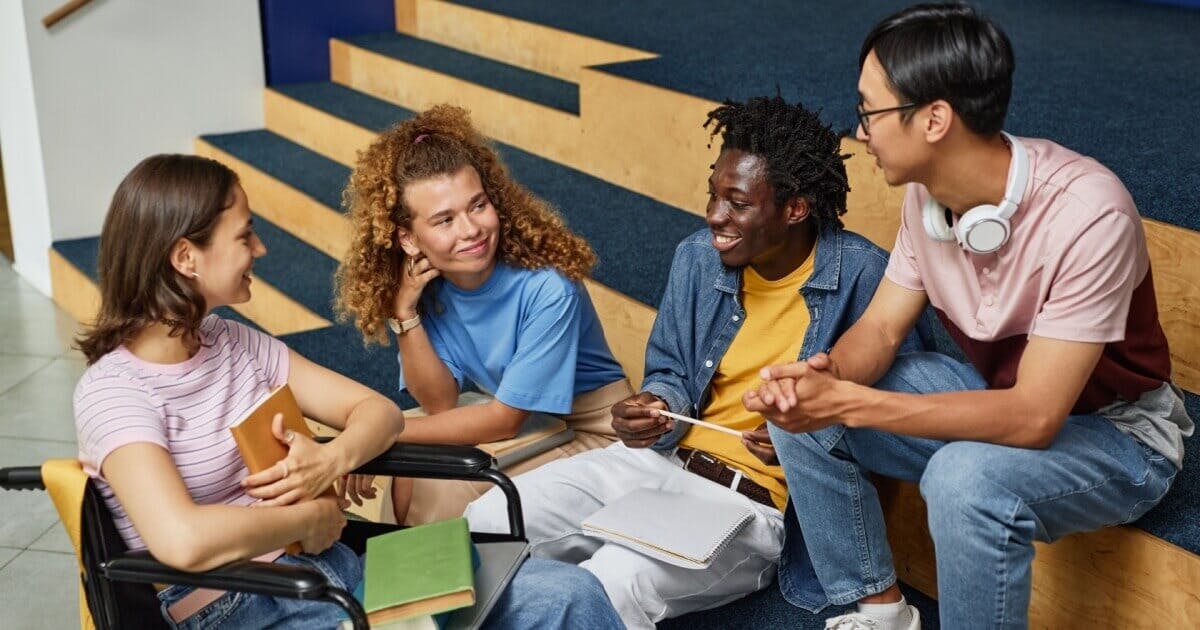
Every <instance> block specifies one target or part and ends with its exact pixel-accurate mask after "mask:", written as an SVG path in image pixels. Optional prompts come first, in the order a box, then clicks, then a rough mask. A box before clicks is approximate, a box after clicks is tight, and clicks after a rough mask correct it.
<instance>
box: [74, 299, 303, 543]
mask: <svg viewBox="0 0 1200 630" xmlns="http://www.w3.org/2000/svg"><path fill="white" fill-rule="evenodd" d="M200 340H201V344H202V345H201V348H200V350H199V351H198V352H197V353H196V355H195V356H193V357H192V358H190V359H188V360H187V361H184V362H183V363H177V364H174V365H162V364H157V363H148V362H146V361H142V360H141V359H138V358H137V357H135V356H134V355H133V354H132V353H130V352H129V350H127V349H126V348H125V347H124V346H121V347H119V348H117V349H116V350H113V351H112V352H109V353H108V354H106V355H104V356H103V357H100V360H98V361H96V363H95V364H93V365H92V366H91V367H90V368H88V370H87V372H85V373H84V375H83V377H82V378H80V379H79V384H78V385H77V386H76V387H75V398H74V405H75V433H76V436H77V437H78V440H79V459H80V461H81V462H83V469H84V471H85V472H87V474H88V475H89V476H91V477H92V478H93V479H95V480H96V485H97V487H98V489H99V490H100V493H101V495H102V496H103V497H104V501H105V503H106V504H107V505H108V508H109V510H111V511H112V514H113V518H114V520H115V522H116V527H117V531H118V532H120V534H121V538H122V539H124V541H125V544H126V545H128V546H129V548H130V549H131V550H137V549H143V548H145V546H146V545H145V543H143V542H142V539H141V537H140V536H138V534H137V532H136V531H135V530H134V528H133V524H132V523H131V522H130V521H129V517H128V515H126V513H125V510H124V508H122V507H121V504H120V502H119V501H117V498H116V496H115V495H114V494H113V491H112V489H111V488H110V487H109V485H108V484H107V483H106V482H105V481H104V477H103V475H101V474H100V470H101V467H102V466H103V464H104V459H105V458H106V457H108V455H109V454H110V453H112V452H113V451H114V450H116V449H118V448H120V447H122V446H125V445H126V444H132V443H134V442H148V443H150V444H156V445H158V446H161V447H162V448H164V449H166V450H167V451H168V452H169V453H170V454H171V458H172V459H173V460H174V461H175V466H176V467H177V468H178V469H179V475H180V476H181V477H182V478H183V482H184V484H185V485H186V486H187V489H188V492H189V493H190V494H191V496H192V500H194V501H195V502H196V503H198V504H213V503H225V504H229V505H249V504H251V503H254V502H255V500H256V499H254V498H252V497H250V496H249V495H247V494H246V493H245V491H243V490H242V488H241V486H240V485H239V482H240V481H241V480H242V478H243V477H245V476H246V474H247V472H246V465H245V462H243V461H242V457H241V455H240V454H239V453H238V449H237V445H236V444H235V443H234V441H233V436H232V434H230V432H229V426H230V425H231V424H232V423H234V422H236V421H238V420H239V419H241V418H242V417H243V416H244V415H245V414H246V413H247V412H248V411H249V410H250V409H251V408H252V407H253V406H254V405H255V404H256V403H258V402H259V401H260V400H261V399H262V398H264V397H265V396H266V395H267V394H268V393H270V391H271V390H272V389H273V388H275V387H277V386H279V385H282V384H283V383H285V382H287V377H288V365H289V364H288V349H287V346H285V345H284V344H283V342H281V341H279V340H278V339H275V338H274V337H271V336H270V335H268V334H266V333H262V332H259V331H257V330H253V329H251V328H249V327H247V326H244V325H242V324H239V323H237V322H232V321H229V320H225V319H221V318H220V317H217V316H215V315H210V316H208V317H206V318H204V320H203V321H202V322H201V324H200Z"/></svg>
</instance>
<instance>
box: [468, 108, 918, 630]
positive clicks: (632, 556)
mask: <svg viewBox="0 0 1200 630" xmlns="http://www.w3.org/2000/svg"><path fill="white" fill-rule="evenodd" d="M710 125H711V126H712V135H713V136H716V135H717V134H720V135H721V140H722V146H721V152H720V156H719V157H718V158H717V161H716V163H715V164H713V166H712V174H711V176H709V178H708V191H709V192H708V206H707V209H706V212H705V218H706V221H707V222H708V229H706V230H702V231H700V232H697V233H696V234H693V235H691V236H689V237H688V238H686V239H685V240H684V241H683V242H682V243H680V244H679V246H678V247H677V248H676V250H675V260H674V262H673V263H672V265H671V272H670V277H669V280H668V283H667V289H666V292H665V294H664V295H663V299H662V304H661V305H660V306H659V311H658V317H657V319H656V320H655V323H654V329H653V331H652V332H651V335H650V341H649V344H648V346H647V349H646V370H645V374H646V376H645V380H644V381H643V383H642V392H641V393H639V394H636V395H634V396H632V397H630V398H628V399H626V400H624V401H622V402H620V403H618V404H616V405H615V406H613V409H612V415H613V418H614V420H613V428H614V429H615V430H616V432H617V435H618V436H619V437H620V438H621V440H622V443H618V444H614V445H613V446H611V447H608V448H604V449H597V450H593V451H589V452H587V453H582V454H580V455H576V456H574V457H571V458H568V459H564V460H559V461H558V462H554V463H551V464H548V465H546V466H543V467H541V468H539V469H537V470H535V471H532V472H530V473H527V474H525V475H520V476H518V477H517V478H516V479H515V480H514V481H515V483H516V485H517V487H518V489H519V490H520V493H521V501H522V504H523V506H524V508H525V522H526V528H527V532H528V536H529V539H530V543H531V544H532V545H533V546H534V553H535V554H538V555H544V556H549V557H552V558H558V559H564V560H571V561H577V562H580V564H581V566H583V567H585V568H587V569H588V570H589V571H591V572H592V573H594V574H595V575H596V576H597V577H598V578H599V579H600V582H601V583H602V584H603V585H604V588H605V591H606V592H607V593H608V595H609V598H610V599H611V600H612V603H613V605H614V607H615V608H616V609H617V612H618V613H619V614H620V615H621V619H622V621H623V622H624V623H625V624H626V625H627V626H628V627H630V628H653V627H654V624H655V622H657V621H660V620H662V619H664V618H667V617H673V616H677V615H681V614H684V613H687V612H692V611H696V610H703V609H706V608H713V607H716V606H720V605H721V604H724V603H726V602H729V601H732V600H735V599H738V598H740V597H742V596H744V595H745V594H747V593H750V592H753V591H756V590H758V589H761V588H763V587H765V586H767V585H768V584H770V583H771V581H772V579H773V577H774V572H775V568H776V564H777V562H778V560H779V557H780V551H781V549H782V547H783V546H784V539H785V529H788V530H791V529H792V528H791V527H789V528H785V526H784V510H785V509H787V508H786V506H787V487H786V485H785V481H784V474H783V470H782V469H781V468H780V467H779V466H778V465H777V462H776V459H775V454H774V450H773V448H772V446H771V442H770V438H769V437H768V434H767V430H766V428H765V425H764V424H762V418H761V417H760V416H759V415H758V414H757V413H751V412H748V411H747V410H746V409H745V408H744V407H743V405H742V395H743V393H744V392H745V391H747V390H748V389H750V388H752V387H754V386H756V385H757V384H758V383H759V381H758V371H759V369H760V368H761V367H762V366H765V365H771V364H775V363H780V362H784V361H793V360H796V359H797V358H802V357H807V356H809V355H811V354H813V353H815V352H818V351H820V350H823V349H825V348H827V347H829V344H831V343H832V342H833V340H835V339H837V337H838V336H839V335H840V334H841V333H842V331H844V330H846V328H847V327H849V326H850V324H852V323H853V322H854V321H855V320H856V319H857V318H858V316H859V314H860V313H862V312H863V310H864V309H865V308H866V306H867V303H868V301H869V300H870V298H871V295H872V294H873V293H874V291H875V288H876V286H877V285H878V283H879V280H880V278H881V277H882V276H883V272H884V269H885V267H886V265H887V255H886V254H885V253H884V252H883V251H882V250H880V249H879V248H878V247H876V246H874V245H872V244H871V243H870V242H868V241H867V240H866V239H864V238H862V237H860V236H858V235H856V234H852V233H850V232H847V231H845V230H843V229H842V222H841V220H840V219H839V215H841V214H842V213H844V212H845V211H846V192H847V191H848V189H849V188H848V186H847V183H846V170H845V167H844V165H843V160H844V158H845V156H843V155H841V153H840V151H839V146H840V143H839V138H838V136H837V135H836V134H834V133H832V132H831V131H830V129H829V128H828V127H827V126H825V125H823V124H822V123H821V121H820V119H819V118H818V117H817V116H816V115H815V114H813V113H812V112H809V111H807V110H805V109H804V108H803V107H801V106H800V105H791V104H788V103H786V102H785V101H784V100H783V99H782V98H781V97H779V96H776V97H773V98H753V99H750V100H749V101H747V102H745V103H733V102H727V103H726V104H725V105H723V106H721V107H718V108H717V109H715V110H713V111H712V112H711V113H709V116H708V120H707V121H706V122H705V127H709V126H710ZM916 345H917V344H916V343H915V342H914V341H913V339H911V338H910V339H909V340H907V341H906V346H908V347H911V348H915V347H916ZM659 410H667V411H671V412H674V413H677V414H686V415H689V416H699V417H701V418H703V419H704V420H705V421H707V422H711V423H715V424H718V425H721V426H722V427H728V428H731V429H733V430H734V431H736V432H740V433H741V437H740V438H739V437H738V436H737V435H736V434H735V435H730V434H727V433H724V432H720V431H715V430H713V429H711V428H707V427H699V426H697V427H693V426H692V425H690V424H685V423H682V422H680V423H675V422H674V421H672V420H670V419H668V418H667V417H665V416H663V415H661V414H660V413H659ZM647 447H651V448H647ZM637 488H652V489H657V490H665V491H669V492H675V493H682V494H685V495H687V496H691V497H696V498H697V499H708V500H713V501H720V502H724V503H734V504H737V505H740V506H742V507H746V508H749V509H750V511H751V513H752V515H753V518H752V520H751V521H750V522H749V523H748V524H747V525H746V526H745V527H744V528H743V529H742V530H741V531H740V533H738V534H737V535H736V536H735V537H734V538H733V539H732V540H731V541H730V543H729V544H728V545H727V546H726V547H725V548H724V550H723V551H721V552H719V553H718V554H717V555H716V557H715V558H714V559H713V560H712V563H711V564H710V565H709V566H708V568H707V569H704V570H696V569H688V568H681V567H678V566H674V565H672V564H668V563H666V562H663V561H660V560H656V559H653V558H651V557H649V556H646V555H642V554H640V553H638V552H637V551H634V550H632V549H629V548H626V547H622V546H618V545H614V544H603V543H602V542H601V541H599V540H597V539H595V538H591V537H588V536H584V535H583V534H582V532H581V529H580V528H581V522H582V521H583V520H585V519H586V518H587V517H588V516H590V515H591V514H592V513H594V512H595V511H597V510H598V509H600V508H602V507H604V506H605V505H607V504H609V503H611V502H613V501H616V500H618V499H620V498H622V497H623V496H625V495H626V494H628V493H629V492H630V491H631V490H634V489H637ZM466 515H467V518H468V519H469V520H470V522H471V526H472V529H473V530H475V531H493V530H496V531H505V528H506V527H507V521H506V520H505V512H504V500H503V496H502V495H500V494H499V493H498V492H490V493H489V494H487V495H485V496H484V497H482V498H481V499H479V500H477V501H476V502H475V503H473V504H471V506H469V507H468V509H467V514H466ZM659 518H660V523H661V526H662V527H663V528H664V529H665V530H666V531H668V532H672V531H686V530H687V528H688V527H690V526H691V525H692V524H690V523H685V522H676V521H678V520H679V518H678V517H676V518H675V519H674V520H673V519H672V514H662V515H661V517H659ZM788 520H789V522H791V524H792V525H794V524H795V519H788ZM792 533H793V534H796V533H798V532H794V531H793V532H792ZM787 538H788V539H789V540H792V541H795V542H793V543H791V544H790V545H789V547H793V546H800V547H802V541H800V539H799V537H798V536H795V535H792V536H788V537H787Z"/></svg>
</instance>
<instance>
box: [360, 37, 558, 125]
mask: <svg viewBox="0 0 1200 630" xmlns="http://www.w3.org/2000/svg"><path fill="white" fill-rule="evenodd" d="M345 41H347V42H350V43H351V44H354V45H355V46H358V47H360V48H365V49H367V50H370V51H373V52H376V53H379V54H381V55H387V56H388V57H392V58H393V59H398V60H400V61H404V62H407V63H410V64H413V65H415V66H421V67H423V68H427V69H429V70H436V71H438V72H441V73H442V74H446V75H450V76H453V77H458V78H459V79H463V80H465V81H469V82H471V83H475V84H478V85H482V86H485V87H489V88H491V89H493V90H497V91H500V92H504V93H506V94H510V95H512V96H516V97H519V98H522V99H525V100H527V101H532V102H534V103H540V104H542V105H545V106H546V107H552V108H554V109H557V110H561V111H564V112H567V113H568V114H578V113H579V88H578V86H576V85H575V84H574V83H571V82H569V81H563V80H562V79H559V78H556V77H552V76H548V75H544V74H538V73H537V72H532V71H530V70H526V69H524V68H518V67H516V66H510V65H508V64H506V63H501V62H499V61H496V60H494V59H489V58H487V57H479V56H476V55H472V54H471V53H467V52H463V51H461V50H457V49H455V48H450V47H447V46H442V45H440V44H435V43H433V42H430V41H426V40H423V39H417V38H415V37H409V36H408V35H404V34H402V33H372V34H369V35H358V36H355V37H349V38H346V40H345Z"/></svg>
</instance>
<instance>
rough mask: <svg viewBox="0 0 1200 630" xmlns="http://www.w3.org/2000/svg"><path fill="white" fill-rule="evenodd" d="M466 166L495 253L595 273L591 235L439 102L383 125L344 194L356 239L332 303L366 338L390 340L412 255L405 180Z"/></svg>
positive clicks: (518, 261) (517, 263)
mask: <svg viewBox="0 0 1200 630" xmlns="http://www.w3.org/2000/svg"><path fill="white" fill-rule="evenodd" d="M465 166H470V167H472V168H474V169H475V171H476V172H477V173H478V174H479V179H480V181H481V182H482V183H483V189H484V192H485V193H487V196H488V199H490V200H491V202H492V205H493V206H494V207H495V208H496V213H497V215H498V216H499V218H500V238H499V246H498V251H497V259H498V260H502V261H504V262H505V263H507V264H509V265H512V266H514V267H521V268H525V269H540V268H544V267H553V268H555V269H557V270H558V271H559V272H561V273H562V274H563V275H564V276H566V277H567V278H570V279H571V280H573V281H579V280H582V279H583V278H584V277H586V276H588V275H589V274H590V273H591V270H592V267H593V266H594V265H595V264H596V254H595V252H593V251H592V248H591V246H590V245H588V243H587V241H585V240H584V239H583V238H582V237H580V236H579V235H577V234H575V233H574V232H572V231H570V230H569V229H568V228H567V226H566V224H565V223H563V220H562V217H560V216H559V215H558V213H557V212H555V211H554V210H553V209H552V208H551V207H550V205H549V204H547V203H546V202H545V201H543V200H542V199H539V198H538V197H536V196H534V195H533V193H531V192H529V190H527V189H526V188H525V187H523V186H521V185H520V184H518V183H517V182H516V181H514V180H513V178H512V177H511V176H510V175H509V173H508V169H507V168H506V167H505V166H504V164H503V163H502V162H501V161H500V156H498V155H497V154H496V150H495V148H493V147H492V145H491V143H489V142H488V141H487V140H486V139H484V137H483V136H482V135H481V134H480V133H479V132H478V131H476V130H475V128H474V127H473V126H472V125H471V119H470V116H469V114H468V113H467V111H466V110H465V109H462V108H459V107H453V106H451V105H437V106H434V107H432V108H430V109H429V110H427V111H425V112H423V113H421V114H419V115H418V116H416V117H415V118H411V119H409V120H406V121H404V122H402V123H400V124H398V125H396V126H394V127H392V128H391V129H388V130H387V131H385V132H383V133H382V134H380V135H379V137H378V138H376V140H375V141H374V142H373V143H372V144H371V146H370V147H368V148H367V149H366V150H365V151H361V152H360V153H359V155H358V162H357V164H356V165H355V167H354V172H353V173H352V174H351V175H350V182H349V184H347V186H346V190H345V191H344V192H343V193H342V203H343V205H344V206H345V207H346V208H347V209H348V210H349V215H350V223H351V230H352V236H351V243H350V248H349V251H348V252H347V253H346V255H345V256H344V257H343V259H342V261H341V264H340V265H339V266H338V270H337V277H336V283H337V299H336V302H335V308H336V310H337V315H338V320H339V321H341V322H346V321H348V320H351V319H353V320H354V324H355V326H357V327H358V329H359V332H361V333H362V335H363V340H364V341H365V342H367V343H371V342H378V343H381V344H386V343H387V333H386V332H385V328H384V322H385V320H386V319H387V318H388V317H390V316H391V305H392V303H393V301H394V299H395V295H396V289H397V288H398V283H397V278H398V277H399V276H398V274H399V272H400V270H401V269H403V268H404V267H403V265H404V263H405V256H406V255H405V253H404V250H403V249H402V248H401V247H400V243H399V240H398V239H397V236H396V228H397V227H404V228H406V229H411V228H412V218H413V212H412V209H411V208H409V207H408V206H407V205H406V203H405V201H404V189H405V187H406V186H408V185H409V184H411V183H413V182H417V181H420V180H425V179H429V178H431V177H438V176H443V175H453V174H454V173H456V172H458V171H459V170H460V169H462V168H463V167H465Z"/></svg>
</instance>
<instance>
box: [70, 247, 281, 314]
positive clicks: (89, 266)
mask: <svg viewBox="0 0 1200 630" xmlns="http://www.w3.org/2000/svg"><path fill="white" fill-rule="evenodd" d="M52 247H53V248H54V251H56V252H58V253H59V254H61V255H62V257H63V258H65V259H66V260H67V262H69V263H71V264H72V265H74V266H75V268H76V269H78V270H79V271H81V272H83V274H84V275H86V276H87V277H88V278H90V279H91V280H92V282H93V283H95V285H96V287H97V288H99V286H100V272H99V270H98V267H97V261H98V260H99V259H100V237H98V236H93V237H90V238H76V239H70V240H63V241H55V242H54V244H53V245H52ZM213 313H216V314H217V315H220V316H221V317H224V318H225V319H232V320H233V321H236V322H241V323H243V324H246V325H247V326H250V327H253V328H255V329H258V330H262V328H260V327H259V325H258V324H255V323H254V322H252V321H250V320H248V319H246V318H245V317H242V316H241V314H239V313H238V312H237V311H235V310H233V309H231V308H229V307H227V306H222V307H220V308H216V309H213Z"/></svg>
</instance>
